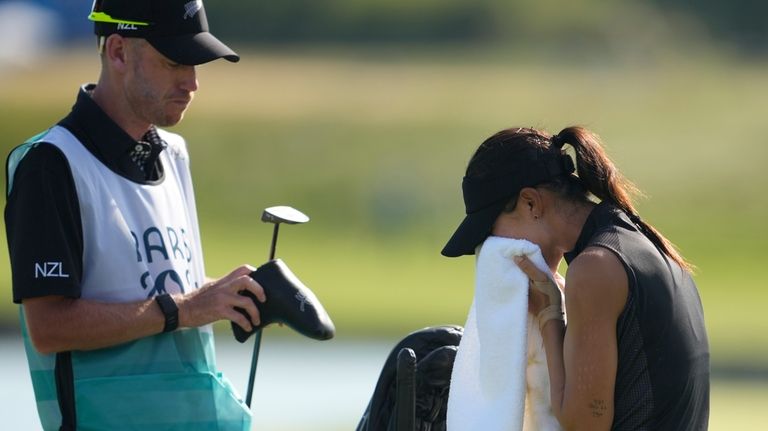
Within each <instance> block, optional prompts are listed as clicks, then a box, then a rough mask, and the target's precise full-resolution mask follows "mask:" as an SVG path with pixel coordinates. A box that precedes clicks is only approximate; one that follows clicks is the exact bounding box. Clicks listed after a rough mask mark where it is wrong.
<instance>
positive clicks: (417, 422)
mask: <svg viewBox="0 0 768 431" xmlns="http://www.w3.org/2000/svg"><path fill="white" fill-rule="evenodd" d="M463 331H464V328H462V327H461V326H434V327H429V328H424V329H422V330H419V331H416V332H413V333H411V334H409V335H407V336H406V337H405V338H403V339H402V340H401V341H400V342H399V343H398V344H397V345H396V346H395V347H394V349H392V352H391V353H390V354H389V356H388V357H387V360H386V361H385V362H384V367H383V368H382V370H381V374H380V375H379V380H378V382H377V383H376V387H375V388H374V391H373V396H372V397H371V401H370V402H369V403H368V408H367V409H366V411H365V413H364V414H363V417H362V419H361V420H360V423H359V424H358V425H357V430H356V431H445V429H446V425H445V416H446V410H447V407H448V389H449V387H450V382H451V371H452V370H453V361H454V359H455V358H456V352H457V350H458V346H459V341H461V336H462V334H463Z"/></svg>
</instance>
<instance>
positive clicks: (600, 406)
mask: <svg viewBox="0 0 768 431" xmlns="http://www.w3.org/2000/svg"><path fill="white" fill-rule="evenodd" d="M589 409H590V411H591V412H592V417H593V418H601V417H603V416H605V412H606V410H608V405H607V403H606V402H605V400H592V402H590V403H589Z"/></svg>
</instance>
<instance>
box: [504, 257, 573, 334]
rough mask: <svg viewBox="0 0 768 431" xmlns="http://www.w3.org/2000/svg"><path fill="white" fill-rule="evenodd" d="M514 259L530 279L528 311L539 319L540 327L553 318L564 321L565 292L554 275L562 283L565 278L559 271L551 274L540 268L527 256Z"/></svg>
mask: <svg viewBox="0 0 768 431" xmlns="http://www.w3.org/2000/svg"><path fill="white" fill-rule="evenodd" d="M514 260H515V263H516V264H517V266H518V267H519V268H520V269H521V270H522V271H523V273H525V275H527V276H528V279H529V281H530V283H529V291H528V311H530V313H531V314H533V315H534V316H536V318H537V319H538V320H539V327H540V328H543V327H544V324H545V323H547V322H548V321H550V320H553V319H554V320H560V321H564V320H565V311H564V308H563V294H562V291H561V288H560V287H558V286H557V284H555V282H553V281H552V277H554V278H555V280H557V281H558V283H561V285H562V284H564V281H565V280H563V278H562V277H561V276H560V275H559V274H557V273H555V274H553V275H550V274H547V273H546V272H544V271H542V270H540V269H539V268H538V267H537V266H536V265H534V264H533V262H531V261H530V259H528V258H527V257H525V256H515V258H514Z"/></svg>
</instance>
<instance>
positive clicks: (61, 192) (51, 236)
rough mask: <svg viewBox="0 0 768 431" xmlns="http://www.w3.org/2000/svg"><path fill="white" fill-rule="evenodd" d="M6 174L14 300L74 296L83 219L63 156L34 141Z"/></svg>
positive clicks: (79, 275)
mask: <svg viewBox="0 0 768 431" xmlns="http://www.w3.org/2000/svg"><path fill="white" fill-rule="evenodd" d="M9 160H10V159H9ZM8 176H9V178H8V181H9V184H12V185H13V186H12V187H9V191H8V196H7V201H6V206H5V229H6V237H7V239H8V252H9V256H10V260H11V273H12V280H13V302H15V303H17V304H19V303H21V302H22V301H23V300H24V299H28V298H35V297H42V296H49V295H58V296H66V297H72V298H79V297H80V292H81V290H80V281H81V279H82V272H83V269H82V267H83V264H82V256H83V233H82V222H81V219H80V205H79V202H78V199H77V191H76V189H75V185H74V180H73V178H72V172H71V170H70V167H69V163H68V162H67V159H66V157H65V156H64V154H63V153H62V152H61V150H59V149H58V148H57V147H55V146H54V145H52V144H47V143H40V144H33V146H32V148H31V149H29V151H27V152H26V154H25V155H24V156H23V158H22V159H21V161H18V164H17V165H16V166H15V169H13V170H12V171H10V170H9V172H8Z"/></svg>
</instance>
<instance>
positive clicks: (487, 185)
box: [441, 153, 576, 257]
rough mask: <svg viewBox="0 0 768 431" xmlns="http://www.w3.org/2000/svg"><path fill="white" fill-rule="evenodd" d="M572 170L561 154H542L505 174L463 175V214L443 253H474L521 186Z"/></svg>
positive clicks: (447, 254)
mask: <svg viewBox="0 0 768 431" xmlns="http://www.w3.org/2000/svg"><path fill="white" fill-rule="evenodd" d="M575 170H576V168H575V166H574V164H573V160H572V159H571V157H570V156H568V155H565V154H554V153H543V154H541V155H540V156H539V157H538V158H537V159H536V160H530V161H528V162H521V163H520V164H519V165H518V166H517V167H513V168H511V169H509V170H508V171H507V172H508V173H507V174H506V175H501V176H495V177H486V178H472V177H464V180H463V181H462V184H461V188H462V192H463V195H464V206H465V209H466V214H467V215H466V217H464V220H462V222H461V224H460V225H459V227H458V228H457V229H456V232H454V233H453V236H451V239H450V240H448V243H447V244H446V245H445V247H443V251H442V252H441V253H442V254H443V256H448V257H458V256H463V255H470V254H475V249H476V248H477V246H479V245H480V244H482V242H483V241H485V239H486V238H487V237H488V235H490V234H491V228H493V224H494V223H495V222H496V219H497V218H498V217H499V214H501V211H502V210H503V209H504V207H505V206H506V205H507V203H508V202H509V200H510V199H512V197H514V196H516V195H517V194H518V193H520V190H521V189H523V188H524V187H533V186H535V185H538V184H542V183H544V182H547V181H549V180H551V179H553V178H555V177H558V176H561V175H568V174H571V173H573V172H574V171H575Z"/></svg>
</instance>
